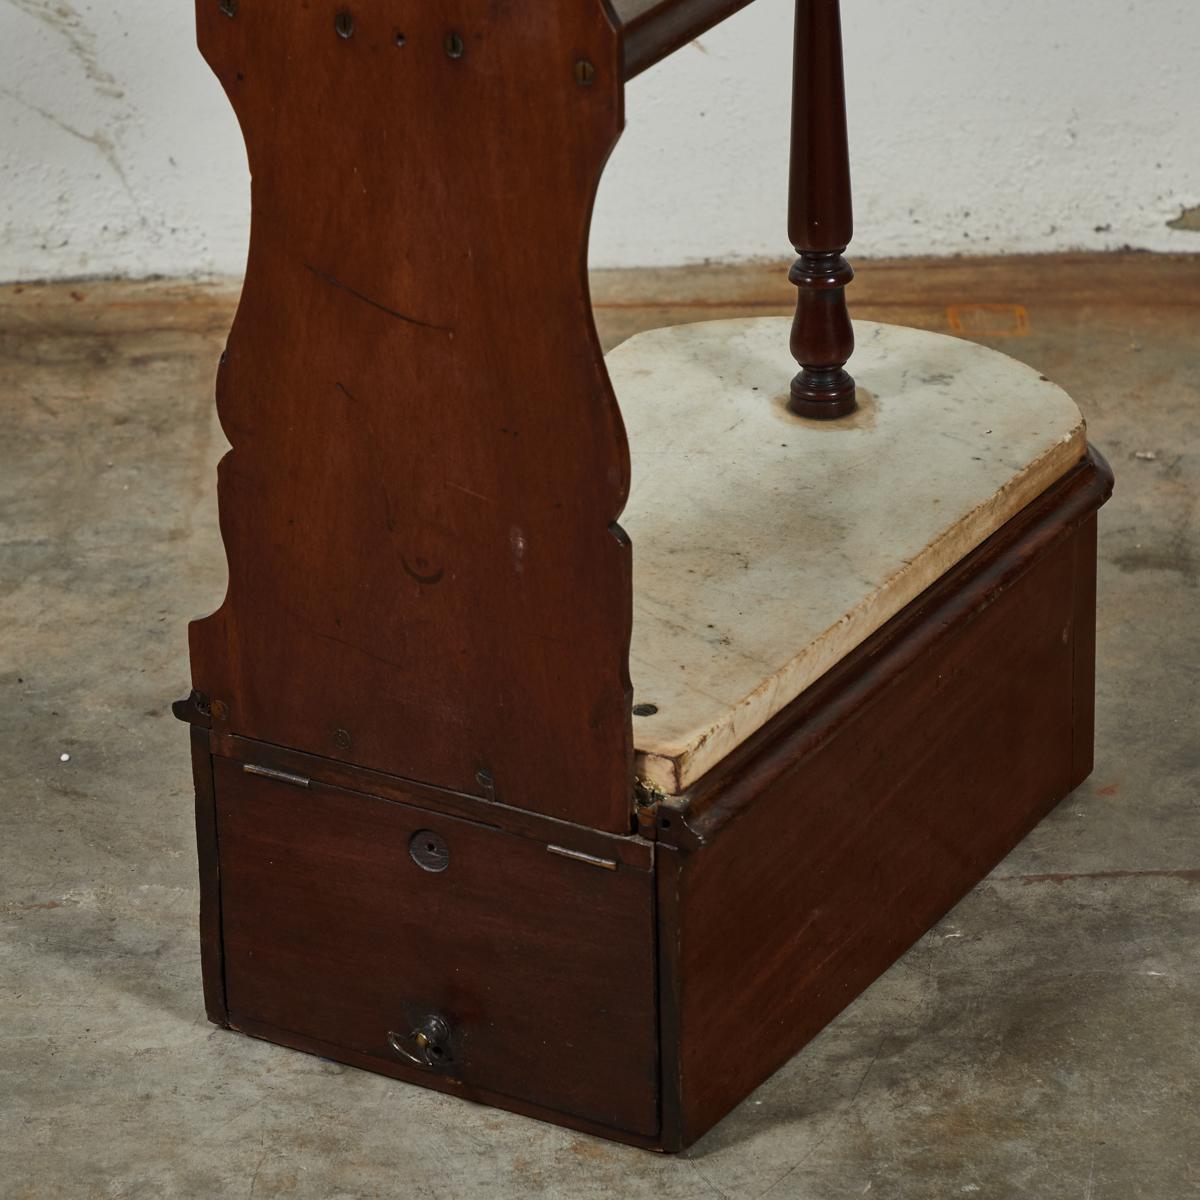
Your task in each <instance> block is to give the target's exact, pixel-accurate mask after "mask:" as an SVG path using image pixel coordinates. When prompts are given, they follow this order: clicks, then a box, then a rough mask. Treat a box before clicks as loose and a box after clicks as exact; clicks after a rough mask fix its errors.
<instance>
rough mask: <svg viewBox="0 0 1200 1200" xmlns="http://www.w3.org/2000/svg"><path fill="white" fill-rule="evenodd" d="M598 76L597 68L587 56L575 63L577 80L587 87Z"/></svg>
mask: <svg viewBox="0 0 1200 1200" xmlns="http://www.w3.org/2000/svg"><path fill="white" fill-rule="evenodd" d="M595 78H596V68H595V67H593V66H592V64H591V63H590V62H588V60H587V59H586V58H581V59H580V60H579V61H578V62H577V63H576V64H575V82H576V83H578V84H582V85H583V86H584V87H587V86H588V85H589V84H590V83H591V82H592V80H594V79H595Z"/></svg>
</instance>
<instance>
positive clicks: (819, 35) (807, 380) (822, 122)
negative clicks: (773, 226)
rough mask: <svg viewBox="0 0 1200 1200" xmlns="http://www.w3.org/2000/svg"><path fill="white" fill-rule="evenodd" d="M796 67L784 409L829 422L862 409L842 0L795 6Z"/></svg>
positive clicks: (800, 0)
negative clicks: (851, 286)
mask: <svg viewBox="0 0 1200 1200" xmlns="http://www.w3.org/2000/svg"><path fill="white" fill-rule="evenodd" d="M794 70H795V78H794V80H793V87H792V168H791V182H790V188H789V210H788V236H789V237H790V238H791V241H792V245H793V246H794V247H795V248H796V252H797V253H798V254H799V255H800V257H799V258H798V259H797V260H796V263H795V265H794V266H793V267H792V270H791V272H790V274H789V275H788V278H789V280H791V282H792V283H793V284H795V285H796V287H797V288H798V289H799V290H798V292H797V296H796V318H795V321H794V322H793V325H792V342H791V349H792V357H793V358H795V360H796V361H797V362H798V363H799V364H800V366H801V368H802V369H801V371H800V373H799V374H798V375H797V376H796V377H795V379H793V380H792V386H791V401H790V403H789V405H788V407H789V408H790V409H791V410H792V412H794V413H796V414H797V415H798V416H802V417H813V418H817V419H819V420H829V419H833V418H836V417H843V416H846V415H847V414H848V413H852V412H853V411H854V410H855V408H856V407H857V406H858V405H857V398H856V392H855V386H854V380H853V378H851V376H850V375H849V374H848V373H847V372H846V371H845V370H844V368H845V365H846V363H847V361H848V360H849V358H850V356H851V354H853V353H854V329H853V326H852V325H851V324H850V313H849V311H848V309H847V307H846V285H847V284H848V283H850V281H851V280H852V279H853V278H854V271H853V270H852V269H851V267H850V264H849V263H848V262H847V261H846V259H845V258H844V254H845V251H846V247H847V246H849V244H850V239H851V237H853V235H854V216H853V203H852V199H851V193H850V152H849V145H848V138H847V132H846V85H845V79H844V68H843V65H842V26H841V10H840V6H839V0H796V52H795V67H794Z"/></svg>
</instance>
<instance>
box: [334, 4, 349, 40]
mask: <svg viewBox="0 0 1200 1200" xmlns="http://www.w3.org/2000/svg"><path fill="white" fill-rule="evenodd" d="M333 27H334V29H336V30H337V35H338V37H340V38H342V39H343V40H344V39H346V38H352V37H353V36H354V17H353V16H352V15H351V14H350V13H348V12H347V11H346V10H345V9H343V10H342V11H341V12H340V13H338V15H337V16H336V17H334V18H333Z"/></svg>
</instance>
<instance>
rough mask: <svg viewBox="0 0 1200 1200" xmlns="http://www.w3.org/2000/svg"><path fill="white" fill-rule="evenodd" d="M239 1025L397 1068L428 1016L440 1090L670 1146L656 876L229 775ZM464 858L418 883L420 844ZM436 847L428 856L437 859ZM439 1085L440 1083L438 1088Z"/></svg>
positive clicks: (467, 827) (229, 959)
mask: <svg viewBox="0 0 1200 1200" xmlns="http://www.w3.org/2000/svg"><path fill="white" fill-rule="evenodd" d="M215 780H216V801H217V829H218V842H219V851H220V869H221V908H222V924H223V937H224V948H225V970H226V998H227V1003H228V1007H229V1015H230V1020H231V1023H232V1024H234V1025H237V1023H238V1019H239V1018H241V1019H243V1020H246V1021H247V1022H254V1023H257V1024H265V1025H269V1026H271V1027H272V1028H275V1029H278V1030H280V1031H287V1032H290V1033H294V1034H300V1035H303V1036H306V1037H310V1038H314V1039H318V1040H320V1041H323V1042H327V1043H331V1044H334V1045H337V1046H341V1047H345V1048H347V1049H348V1050H352V1051H355V1052H357V1053H359V1054H366V1055H370V1056H372V1057H374V1058H377V1059H378V1060H380V1066H381V1069H383V1070H386V1071H388V1072H389V1073H393V1074H396V1073H400V1074H403V1075H406V1076H409V1077H412V1078H414V1079H420V1078H421V1077H422V1074H423V1069H422V1068H419V1067H413V1068H412V1069H411V1071H408V1072H406V1071H399V1072H398V1071H397V1067H402V1066H404V1065H405V1064H404V1062H403V1060H402V1059H401V1058H400V1056H399V1055H398V1054H397V1052H396V1051H395V1050H394V1049H393V1048H392V1046H391V1045H389V1033H391V1032H394V1031H395V1032H399V1033H401V1034H405V1033H408V1032H409V1031H410V1030H411V1029H412V1027H413V1023H414V1022H415V1021H416V1020H417V1019H418V1018H421V1017H423V1016H426V1015H430V1014H437V1015H440V1016H441V1017H442V1018H443V1019H444V1020H445V1022H446V1024H447V1025H448V1027H449V1029H450V1031H451V1039H450V1046H449V1057H450V1059H451V1062H450V1065H448V1066H446V1067H445V1068H444V1069H442V1070H436V1069H435V1070H434V1071H432V1072H431V1073H436V1074H440V1075H441V1076H442V1077H447V1076H448V1077H449V1078H451V1079H456V1080H458V1081H460V1082H461V1083H462V1084H463V1085H464V1089H465V1090H467V1091H468V1093H469V1089H471V1088H478V1089H480V1090H486V1091H489V1092H495V1093H498V1094H501V1095H505V1096H511V1097H513V1098H514V1099H517V1100H523V1101H527V1102H530V1103H534V1104H537V1105H540V1106H544V1107H546V1108H550V1109H554V1110H555V1111H559V1112H563V1113H569V1114H574V1115H576V1116H578V1117H580V1118H583V1119H585V1120H588V1121H592V1122H596V1123H598V1124H602V1125H605V1126H609V1127H612V1128H615V1129H624V1130H628V1131H630V1132H633V1133H640V1134H647V1135H649V1134H653V1133H655V1132H656V1131H657V1128H658V1094H657V1093H658V1067H657V1017H656V1005H655V982H654V929H653V907H652V886H651V874H650V873H649V872H647V871H642V870H637V869H633V868H630V867H628V866H625V865H621V866H620V867H619V868H618V869H617V870H615V871H614V870H606V869H602V868H599V867H595V866H592V865H589V864H587V863H583V862H579V861H575V860H572V859H569V858H563V857H559V856H557V855H555V854H552V853H549V852H548V851H547V848H546V846H545V845H544V844H543V843H541V842H538V841H535V840H533V839H529V838H524V837H518V836H514V835H511V834H507V833H504V832H502V831H500V830H498V829H495V828H492V827H490V826H485V825H479V824H475V823H473V822H470V821H465V820H461V819H457V818H453V817H446V816H442V815H439V814H436V813H433V812H430V811H428V810H426V809H420V808H416V807H410V806H408V805H405V804H398V803H395V802H392V801H387V800H381V799H378V798H375V797H371V796H364V795H361V794H358V793H354V792H349V791H343V790H341V789H338V788H333V787H328V786H323V785H318V784H316V783H314V784H313V785H312V786H311V787H310V788H302V787H296V786H291V785H289V784H287V783H281V782H278V781H276V780H272V779H264V778H260V777H256V776H253V775H248V774H246V773H245V772H244V771H243V769H242V764H240V763H238V762H235V761H233V760H230V759H222V758H218V759H216V760H215ZM423 830H428V831H432V833H433V834H434V835H436V836H435V837H434V838H433V839H430V842H431V844H435V845H436V844H437V839H439V838H440V839H441V840H442V842H443V843H444V845H445V847H446V848H447V849H448V852H449V865H448V867H447V868H446V869H445V870H442V871H436V872H435V871H429V870H425V869H423V868H422V867H421V866H419V865H418V864H417V863H416V862H415V861H414V859H413V857H412V855H411V854H410V851H409V845H410V841H411V840H412V838H413V835H414V834H416V833H417V832H419V831H423ZM421 844H422V845H425V844H426V841H425V839H423V840H422V843H421ZM426 1070H428V1069H426Z"/></svg>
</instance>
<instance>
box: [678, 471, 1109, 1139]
mask: <svg viewBox="0 0 1200 1200" xmlns="http://www.w3.org/2000/svg"><path fill="white" fill-rule="evenodd" d="M1110 489H1111V475H1110V474H1109V473H1108V471H1107V467H1105V466H1102V465H1101V466H1097V465H1096V464H1095V463H1094V462H1093V461H1089V462H1088V463H1086V464H1084V465H1083V466H1081V467H1080V468H1079V470H1078V471H1076V472H1075V473H1074V474H1073V475H1072V476H1071V477H1068V478H1067V479H1066V480H1064V481H1063V482H1062V483H1060V484H1059V485H1058V486H1057V487H1055V488H1053V489H1051V490H1050V492H1049V493H1048V494H1047V496H1045V497H1042V498H1041V500H1040V501H1039V502H1038V503H1036V504H1035V505H1033V506H1031V511H1030V512H1029V513H1026V514H1024V519H1023V520H1022V519H1020V518H1018V519H1017V520H1014V521H1013V522H1012V523H1011V527H1010V528H1007V529H1005V530H1003V531H1001V532H1000V533H999V534H997V535H996V537H995V538H994V539H993V540H992V542H991V543H990V544H988V545H985V546H984V547H982V548H981V549H980V550H979V551H977V552H976V554H975V555H974V556H972V559H970V560H968V562H967V563H965V564H964V566H963V568H962V569H961V570H960V571H959V572H957V573H954V574H952V576H951V577H950V578H948V579H947V580H946V581H944V583H943V584H942V585H939V586H938V587H935V588H934V589H931V595H930V596H928V597H926V598H924V599H923V600H920V601H917V602H915V603H914V605H913V606H912V611H910V612H908V613H906V614H902V615H901V617H900V618H899V619H898V620H897V622H896V623H894V624H893V626H891V627H890V628H888V629H885V630H884V631H881V634H880V635H877V637H876V639H874V640H873V642H872V643H868V644H867V645H864V647H862V648H861V649H860V651H859V652H857V653H856V654H855V655H854V656H852V658H851V659H850V660H848V661H847V664H846V666H845V669H844V670H843V671H842V672H840V673H835V675H834V677H833V678H832V679H831V680H829V681H828V683H827V685H826V686H825V687H824V688H821V687H820V686H818V688H817V689H814V691H816V692H817V693H818V695H816V696H812V697H807V698H806V697H802V698H801V703H807V704H808V705H809V707H807V708H804V709H803V710H802V711H798V712H796V713H793V714H790V716H788V717H787V718H785V722H784V723H781V725H779V726H777V727H776V729H775V730H774V737H775V740H774V742H773V743H772V742H771V741H770V740H769V738H764V739H763V740H762V741H760V742H759V743H758V744H757V745H755V746H753V747H750V748H748V750H747V757H746V758H745V759H743V760H737V761H731V762H730V763H729V764H728V765H727V766H726V767H723V768H722V770H721V771H720V772H714V775H715V776H718V777H717V778H714V779H712V780H709V781H707V784H706V786H705V787H704V790H703V791H702V792H701V793H700V794H699V795H697V796H696V797H695V798H694V799H695V801H696V803H695V810H696V811H695V812H688V811H687V810H686V809H685V810H683V811H677V812H671V811H670V810H666V809H664V810H660V812H661V820H660V831H659V838H660V844H659V856H658V890H659V910H660V913H662V914H663V917H662V920H663V926H662V928H661V931H660V942H661V949H660V963H661V966H660V969H661V970H662V971H663V974H664V981H665V984H664V987H663V989H662V1000H663V1005H664V1011H663V1017H662V1019H663V1035H662V1039H663V1055H664V1084H663V1087H664V1098H663V1103H664V1111H665V1114H666V1122H667V1124H666V1127H665V1129H664V1139H665V1142H666V1144H667V1145H668V1146H669V1147H670V1146H681V1145H687V1144H689V1143H691V1142H692V1141H694V1140H695V1139H696V1138H698V1137H699V1136H700V1135H701V1134H703V1133H704V1132H705V1131H706V1130H707V1129H708V1128H710V1127H711V1126H712V1125H713V1124H714V1123H715V1122H716V1121H717V1120H719V1119H720V1118H721V1117H722V1116H723V1115H724V1114H725V1113H726V1112H728V1111H729V1109H731V1108H732V1107H733V1106H734V1105H735V1104H737V1103H738V1102H740V1101H741V1100H742V1099H743V1098H744V1097H745V1096H746V1095H747V1094H748V1093H749V1092H750V1091H751V1090H752V1089H753V1088H754V1087H756V1086H757V1085H758V1084H759V1083H761V1082H762V1081H763V1080H764V1079H765V1078H767V1076H769V1075H770V1074H771V1073H772V1072H773V1071H775V1070H776V1069H777V1068H778V1067H779V1066H781V1065H782V1064H783V1063H784V1062H786V1061H787V1059H788V1058H789V1057H791V1055H793V1054H794V1053H795V1052H796V1051H797V1050H798V1049H800V1047H802V1046H803V1045H804V1044H805V1043H806V1042H807V1041H809V1039H811V1038H812V1037H813V1036H814V1035H815V1034H816V1033H817V1032H818V1031H819V1030H820V1029H821V1028H822V1027H823V1026H824V1025H825V1024H827V1023H828V1022H829V1021H830V1020H831V1019H832V1018H833V1017H834V1016H836V1015H837V1013H839V1012H840V1011H841V1010H842V1009H843V1008H845V1006H846V1005H847V1004H849V1003H850V1002H851V1001H852V1000H853V999H854V998H855V997H856V996H857V995H858V994H859V993H860V992H861V991H862V990H863V989H864V988H865V987H867V986H868V985H869V984H870V983H871V982H872V981H873V980H874V979H875V978H876V977H877V976H878V975H880V974H881V973H882V972H883V971H884V970H885V969H886V968H887V967H888V966H889V965H890V964H891V963H892V962H894V961H895V959H896V958H898V957H899V956H900V955H901V954H902V953H903V952H904V951H905V950H907V949H908V948H909V947H910V946H911V945H912V944H913V943H914V942H915V941H917V939H918V938H919V937H920V936H921V935H922V934H924V933H925V932H926V930H928V929H929V928H930V926H931V925H933V924H934V923H935V922H936V921H937V920H939V919H940V918H941V917H942V916H943V915H944V914H945V913H946V912H947V911H948V910H949V909H950V908H951V906H952V905H953V904H955V903H956V902H957V901H958V900H959V899H960V898H961V897H962V896H963V895H965V894H966V893H967V891H969V890H970V889H971V888H972V887H973V886H974V885H975V884H976V883H978V882H979V880H980V879H982V878H983V877H984V876H985V875H986V874H987V873H988V871H990V870H991V869H992V867H994V866H995V865H996V863H998V862H999V861H1000V859H1001V858H1003V857H1004V855H1005V854H1007V853H1008V852H1009V850H1011V849H1012V848H1013V846H1015V845H1016V843H1017V842H1018V841H1020V840H1021V838H1023V837H1024V836H1025V835H1026V834H1027V833H1028V832H1029V830H1030V829H1032V828H1033V826H1034V825H1035V824H1036V823H1037V822H1038V821H1039V820H1041V819H1042V817H1044V816H1045V815H1046V813H1048V812H1049V811H1050V809H1051V808H1052V807H1053V806H1054V805H1055V804H1056V803H1057V802H1058V801H1059V800H1061V799H1062V798H1063V797H1064V796H1066V795H1067V794H1068V793H1069V792H1070V791H1071V790H1072V788H1074V787H1075V786H1076V785H1077V784H1078V783H1079V782H1080V779H1079V775H1078V772H1079V769H1080V763H1081V762H1082V761H1083V760H1084V757H1085V750H1084V747H1083V745H1082V743H1083V742H1084V741H1086V740H1087V739H1090V736H1091V728H1092V723H1091V711H1090V710H1091V704H1092V699H1091V696H1090V693H1087V692H1086V684H1087V682H1088V680H1087V678H1081V674H1080V664H1079V661H1078V660H1079V659H1080V658H1086V657H1087V655H1088V653H1089V650H1088V648H1089V647H1090V646H1091V645H1092V638H1093V637H1094V622H1095V608H1094V600H1093V598H1094V591H1093V587H1094V584H1093V582H1092V578H1093V572H1094V558H1092V557H1089V555H1093V554H1094V542H1093V541H1092V536H1093V528H1094V511H1095V508H1096V507H1097V506H1098V504H1100V503H1102V502H1103V499H1104V498H1105V497H1106V495H1107V493H1108V491H1109V490H1110ZM1084 666H1085V672H1084V673H1085V674H1086V664H1084ZM788 720H790V722H791V723H790V724H788V723H787V722H788ZM668 847H671V849H668Z"/></svg>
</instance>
